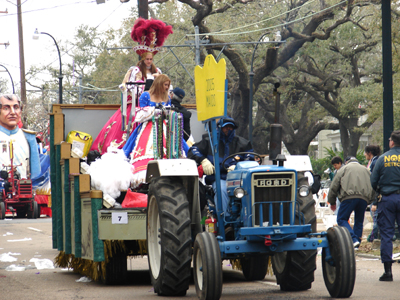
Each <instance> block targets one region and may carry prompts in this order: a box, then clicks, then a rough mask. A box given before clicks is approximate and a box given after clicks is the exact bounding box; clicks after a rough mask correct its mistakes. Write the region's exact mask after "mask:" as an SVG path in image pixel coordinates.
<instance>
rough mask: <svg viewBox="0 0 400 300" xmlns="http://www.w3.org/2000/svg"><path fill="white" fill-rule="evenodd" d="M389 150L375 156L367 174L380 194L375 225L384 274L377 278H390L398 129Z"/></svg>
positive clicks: (399, 174)
mask: <svg viewBox="0 0 400 300" xmlns="http://www.w3.org/2000/svg"><path fill="white" fill-rule="evenodd" d="M389 147H390V150H389V151H387V152H385V153H384V154H383V155H381V156H380V157H379V158H378V161H377V162H376V164H375V167H374V169H373V171H372V175H371V185H372V187H373V188H374V190H375V191H377V192H378V193H380V194H381V195H382V198H381V200H380V202H378V217H377V219H378V226H379V229H380V232H381V260H382V263H383V264H384V268H385V273H383V275H382V276H381V277H380V278H379V280H380V281H393V276H392V263H393V259H392V253H393V243H392V238H393V235H394V229H395V224H394V222H395V220H397V224H400V130H396V131H393V132H392V134H391V135H390V139H389Z"/></svg>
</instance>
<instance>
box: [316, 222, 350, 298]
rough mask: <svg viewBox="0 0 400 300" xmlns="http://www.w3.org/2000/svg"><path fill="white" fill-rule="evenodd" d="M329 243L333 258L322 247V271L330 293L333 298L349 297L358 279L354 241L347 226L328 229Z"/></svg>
mask: <svg viewBox="0 0 400 300" xmlns="http://www.w3.org/2000/svg"><path fill="white" fill-rule="evenodd" d="M327 238H328V243H329V250H330V254H331V257H332V259H330V260H329V258H328V261H327V260H326V259H327V251H326V249H325V248H323V249H322V273H323V274H324V281H325V285H326V288H327V289H328V291H329V294H330V295H331V297H333V298H348V297H350V296H351V294H352V293H353V288H354V283H355V280H356V259H355V255H354V248H353V241H352V239H351V236H350V233H349V231H348V230H347V229H346V228H345V227H340V226H335V227H331V228H329V229H328V235H327Z"/></svg>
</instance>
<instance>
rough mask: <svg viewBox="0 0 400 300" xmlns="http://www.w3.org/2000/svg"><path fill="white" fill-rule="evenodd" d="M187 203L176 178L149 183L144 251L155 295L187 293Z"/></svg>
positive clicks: (188, 261)
mask: <svg viewBox="0 0 400 300" xmlns="http://www.w3.org/2000/svg"><path fill="white" fill-rule="evenodd" d="M190 224H191V220H190V211H189V202H188V199H187V196H186V190H185V188H184V187H183V185H182V183H181V182H180V180H179V178H169V177H159V178H156V179H154V180H152V182H151V184H150V188H149V194H148V206H147V250H148V260H149V268H150V277H151V283H152V285H153V288H154V292H155V293H157V294H158V295H164V296H185V295H186V291H187V290H188V289H189V283H190V278H191V276H190V267H191V262H192V256H191V255H192V253H191V252H192V239H191V227H190Z"/></svg>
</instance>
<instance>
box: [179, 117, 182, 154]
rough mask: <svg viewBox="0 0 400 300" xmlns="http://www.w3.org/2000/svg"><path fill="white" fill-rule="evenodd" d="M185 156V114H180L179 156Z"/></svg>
mask: <svg viewBox="0 0 400 300" xmlns="http://www.w3.org/2000/svg"><path fill="white" fill-rule="evenodd" d="M182 156H183V116H182V114H179V157H182Z"/></svg>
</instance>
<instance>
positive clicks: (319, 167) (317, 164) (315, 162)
mask: <svg viewBox="0 0 400 300" xmlns="http://www.w3.org/2000/svg"><path fill="white" fill-rule="evenodd" d="M324 149H325V151H326V152H327V156H326V157H324V158H321V159H314V158H312V157H310V159H311V165H312V167H313V171H314V173H315V174H319V175H321V177H322V178H328V175H327V174H325V173H324V171H325V170H326V169H328V168H330V169H331V170H333V166H332V164H331V160H332V158H333V157H335V156H339V157H340V158H341V159H342V160H343V162H344V159H345V157H343V151H334V150H333V149H332V148H330V149H328V148H326V147H325V148H324ZM356 158H357V160H358V161H359V163H360V164H361V165H365V166H366V165H367V164H368V160H367V159H366V158H365V156H364V149H359V150H358V151H357V155H356Z"/></svg>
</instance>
